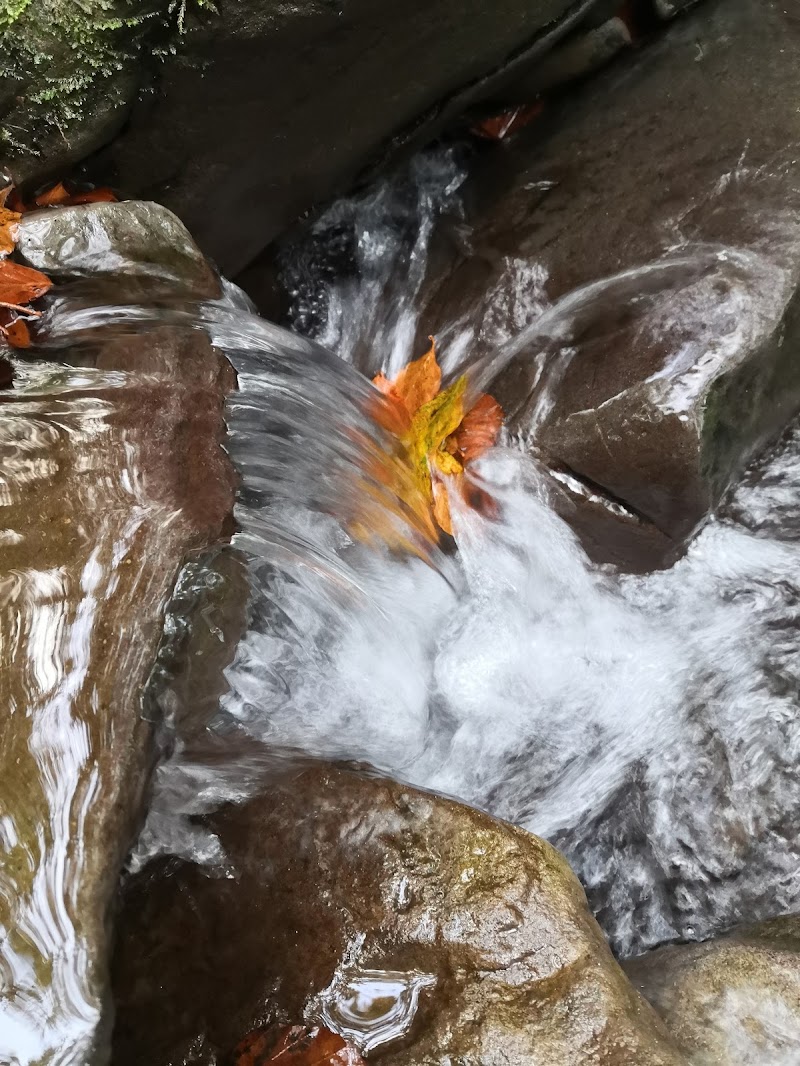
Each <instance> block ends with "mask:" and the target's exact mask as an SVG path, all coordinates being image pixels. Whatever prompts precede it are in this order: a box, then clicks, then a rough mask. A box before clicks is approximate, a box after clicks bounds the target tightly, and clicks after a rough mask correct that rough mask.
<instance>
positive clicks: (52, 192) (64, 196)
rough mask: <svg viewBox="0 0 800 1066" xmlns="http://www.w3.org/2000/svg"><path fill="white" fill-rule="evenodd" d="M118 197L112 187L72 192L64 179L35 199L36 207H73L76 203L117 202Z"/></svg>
mask: <svg viewBox="0 0 800 1066" xmlns="http://www.w3.org/2000/svg"><path fill="white" fill-rule="evenodd" d="M116 201H117V197H116V196H115V195H114V193H113V192H112V191H111V189H108V188H106V187H105V186H99V187H97V188H95V189H86V190H84V191H83V192H70V191H69V189H68V188H67V187H66V185H65V184H64V182H63V181H59V182H56V184H55V185H53V186H52V187H51V188H49V189H45V190H44V192H40V193H39V194H38V196H36V198H35V199H34V201H33V202H34V205H35V206H36V207H73V206H75V205H76V204H99V203H116Z"/></svg>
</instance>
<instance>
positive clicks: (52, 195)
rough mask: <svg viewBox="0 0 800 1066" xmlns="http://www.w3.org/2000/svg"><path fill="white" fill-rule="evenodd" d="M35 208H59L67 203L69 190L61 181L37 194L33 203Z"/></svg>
mask: <svg viewBox="0 0 800 1066" xmlns="http://www.w3.org/2000/svg"><path fill="white" fill-rule="evenodd" d="M33 202H34V203H35V204H36V206H37V207H60V206H61V205H62V204H68V203H69V190H68V189H67V187H66V185H65V184H64V182H63V181H59V182H58V183H57V184H56V185H53V186H52V188H50V189H46V190H45V191H44V192H41V193H39V195H38V196H37V197H35V199H34V201H33Z"/></svg>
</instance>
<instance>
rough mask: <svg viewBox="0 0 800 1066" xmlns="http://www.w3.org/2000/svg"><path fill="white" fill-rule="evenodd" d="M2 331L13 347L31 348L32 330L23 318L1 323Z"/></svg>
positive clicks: (0, 328) (0, 329)
mask: <svg viewBox="0 0 800 1066" xmlns="http://www.w3.org/2000/svg"><path fill="white" fill-rule="evenodd" d="M0 331H2V333H3V336H4V337H5V339H6V340H7V341H8V343H9V344H10V345H11V347H12V348H30V346H31V332H30V330H29V329H28V325H27V323H26V322H25V320H24V319H22V318H13V319H12V320H11V321H10V322H8V323H2V324H0Z"/></svg>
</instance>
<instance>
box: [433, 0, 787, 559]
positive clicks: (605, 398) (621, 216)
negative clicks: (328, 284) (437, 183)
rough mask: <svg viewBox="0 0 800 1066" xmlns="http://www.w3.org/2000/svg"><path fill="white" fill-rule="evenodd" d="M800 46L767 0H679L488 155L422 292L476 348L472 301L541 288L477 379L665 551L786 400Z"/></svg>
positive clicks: (518, 307)
mask: <svg viewBox="0 0 800 1066" xmlns="http://www.w3.org/2000/svg"><path fill="white" fill-rule="evenodd" d="M799 63H800V24H798V22H797V20H796V19H795V18H794V17H793V15H792V13H791V11H790V10H789V9H788V8H787V7H786V5H785V4H782V3H780V2H778V0H764V2H762V0H724V2H721V0H718V2H711V3H708V4H702V5H700V6H699V7H698V8H697V9H696V11H693V12H691V13H689V14H687V16H686V17H684V18H681V19H677V20H675V22H673V23H672V24H671V25H670V26H669V27H668V29H667V30H666V31H665V32H664V33H663V34H662V35H661V36H659V37H657V38H656V39H654V40H653V41H652V42H651V43H650V44H649V45H648V46H647V47H643V48H641V49H640V50H638V51H637V52H636V53H635V54H631V55H629V56H627V57H623V58H621V59H619V60H617V61H616V62H615V63H614V64H613V65H612V67H611V68H609V70H608V71H607V72H605V73H604V74H602V75H601V76H599V77H597V78H595V79H593V80H592V81H591V82H589V83H587V84H586V85H585V87H583V88H582V89H581V90H579V91H576V92H575V93H574V94H572V95H570V96H569V97H567V98H566V99H565V100H564V102H563V104H562V105H561V106H559V107H556V108H554V109H553V110H552V111H551V112H550V113H549V116H548V118H547V120H545V121H543V122H540V123H539V124H537V127H536V129H533V130H531V131H529V132H527V133H524V134H522V135H521V136H520V138H519V139H518V140H517V142H516V143H515V144H513V145H512V146H511V147H510V148H509V149H508V150H507V152H505V153H504V155H503V156H502V157H498V155H497V154H495V155H494V156H493V157H492V158H489V157H487V158H486V165H485V167H484V168H483V174H482V175H481V176H479V177H477V178H476V179H475V181H474V182H473V184H472V186H471V190H470V196H471V198H472V203H473V207H474V211H473V214H474V216H475V217H476V218H477V223H476V225H475V232H474V235H473V237H472V240H471V245H470V251H469V254H468V255H466V256H463V257H462V258H461V260H458V259H457V260H456V261H455V262H454V263H452V265H451V266H450V267H449V268H447V269H445V270H444V271H443V272H442V274H441V276H440V280H439V283H438V285H435V286H433V287H432V290H431V291H430V292H429V296H428V300H429V314H428V315H427V317H426V321H425V322H424V332H426V333H427V332H432V333H436V334H439V333H440V332H441V331H442V330H443V328H444V327H445V326H446V325H447V324H448V323H451V322H453V320H456V319H459V318H463V319H464V320H465V321H467V322H472V323H473V324H475V325H476V327H477V330H478V336H477V338H476V343H475V346H474V351H475V352H476V354H477V355H480V354H481V353H483V356H484V357H487V355H488V353H489V352H490V351H491V343H490V342H491V340H492V338H491V337H485V336H482V335H481V330H482V329H483V322H484V320H485V319H487V317H491V319H492V322H493V324H494V326H495V327H497V326H498V324H499V325H500V326H501V327H502V328H501V329H499V330H498V329H497V328H495V334H496V333H497V332H500V333H501V334H503V333H504V334H505V335H508V334H509V333H510V334H513V333H515V332H517V333H518V332H519V323H520V321H523V322H524V321H525V320H526V317H527V320H528V321H532V320H533V319H535V318H536V316H537V315H538V314H539V312H540V311H541V309H542V307H544V310H545V313H544V314H543V315H542V316H541V317H540V318H539V319H538V320H537V325H535V326H533V327H532V332H531V333H530V334H529V335H528V339H527V341H526V342H523V343H522V344H521V348H520V350H519V351H518V352H517V354H516V356H515V357H514V358H511V359H510V361H509V362H508V364H507V365H506V367H505V369H503V370H502V371H500V372H499V373H496V374H495V375H494V381H492V382H491V383H490V387H491V391H492V392H493V393H494V394H495V395H496V396H497V397H498V399H499V400H500V402H501V403H502V404H503V406H504V408H505V409H506V410H507V412H508V413H509V416H510V425H511V428H512V430H513V431H516V432H518V433H520V434H521V435H522V436H523V437H525V436H530V437H532V439H533V440H534V442H535V446H536V448H537V450H538V451H539V452H540V453H541V454H542V455H543V456H544V458H545V459H546V460H547V461H549V462H550V463H552V464H553V465H554V466H555V467H556V468H558V469H564V470H566V471H567V472H569V473H571V474H572V475H574V476H575V477H577V478H578V479H579V480H581V481H583V482H584V483H585V484H587V485H588V486H589V487H590V489H592V490H593V491H596V492H597V493H598V494H605V495H607V496H608V497H609V498H610V499H611V500H612V501H619V502H621V503H622V504H623V505H625V506H626V507H627V508H628V509H629V510H630V511H632V512H633V513H634V515H635V516H637V517H638V519H639V520H643V521H644V522H645V523H649V524H651V525H652V526H654V527H655V530H656V532H657V533H659V534H661V535H662V536H663V538H664V539H665V543H666V544H667V545H669V544H670V542H671V548H672V550H671V551H669V550H668V551H667V552H666V553H665V558H670V557H672V556H674V553H675V549H676V548H679V547H680V546H681V545H682V544H683V543H684V541H685V539H686V538H687V537H688V536H689V535H690V534H691V532H692V531H693V529H694V528H695V527H696V526H697V524H698V523H699V522H701V521H702V520H703V519H704V517H705V516H706V515H707V513H708V512H709V510H710V509H712V508H713V507H714V506H715V505H716V504H717V502H718V501H719V499H720V497H721V496H722V494H723V493H724V491H725V489H726V488H727V486H728V485H729V483H730V482H731V480H732V479H733V478H735V477H736V475H737V474H738V472H739V471H740V470H741V468H742V467H743V465H744V464H745V462H746V461H747V460H748V458H749V457H750V456H752V454H753V453H754V452H756V451H757V450H758V449H759V448H761V447H762V445H763V444H764V443H765V442H766V441H768V440H769V439H770V438H772V437H773V436H775V435H776V434H777V433H779V432H780V430H781V429H782V428H783V427H784V426H785V425H786V423H787V421H788V420H789V419H790V418H791V417H792V415H793V414H794V413H796V412H797V410H798V408H799V407H800V362H798V360H797V358H796V346H797V343H798V341H800V310H799V308H800V299H799V298H798V288H799V287H800V197H799V196H798V191H797V188H798V173H800V171H799V170H798V167H799V166H800V114H799V113H798V111H797V108H796V106H795V101H794V97H793V94H792V93H791V91H789V90H787V86H788V85H790V84H792V83H793V80H794V78H795V74H796V71H797V69H798V64H799ZM515 262H517V263H525V264H527V266H528V268H531V267H532V266H533V264H538V267H539V268H540V269H541V271H542V274H543V276H544V279H545V280H544V283H543V286H542V289H541V291H534V290H528V289H527V288H526V286H528V282H527V281H526V276H525V275H524V274H521V275H520V276H519V277H518V278H517V279H516V281H515V279H514V277H511V278H509V277H508V274H509V269H510V267H509V264H512V265H513V264H514V263H515ZM501 279H505V281H504V292H505V293H506V298H505V302H504V303H503V302H498V303H497V305H496V306H494V307H493V308H491V313H490V314H489V311H488V310H487V297H486V294H487V293H491V292H492V291H494V290H495V289H496V288H497V286H498V283H499V282H500V280H501ZM515 285H516V288H515ZM526 301H527V303H526ZM504 315H505V316H506V318H504V317H503V316H504ZM506 319H507V321H506ZM543 356H544V357H546V360H547V370H546V372H545V373H544V375H543V376H542V378H541V380H539V359H540V357H543Z"/></svg>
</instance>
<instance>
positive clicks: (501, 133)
mask: <svg viewBox="0 0 800 1066" xmlns="http://www.w3.org/2000/svg"><path fill="white" fill-rule="evenodd" d="M542 111H544V103H543V102H542V101H541V100H536V101H534V103H532V104H524V105H521V106H520V107H514V108H511V110H509V111H503V112H501V114H499V115H492V116H491V117H490V118H484V119H482V120H481V121H480V122H476V123H475V124H474V125H473V127H472V132H473V133H474V134H476V136H478V137H483V138H484V139H485V140H487V141H502V140H504V139H505V138H506V137H510V136H511V134H512V133H516V132H517V130H521V129H522V128H523V127H524V126H527V125H529V123H531V122H533V120H534V119H536V118H538V117H539V115H541V113H542Z"/></svg>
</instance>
